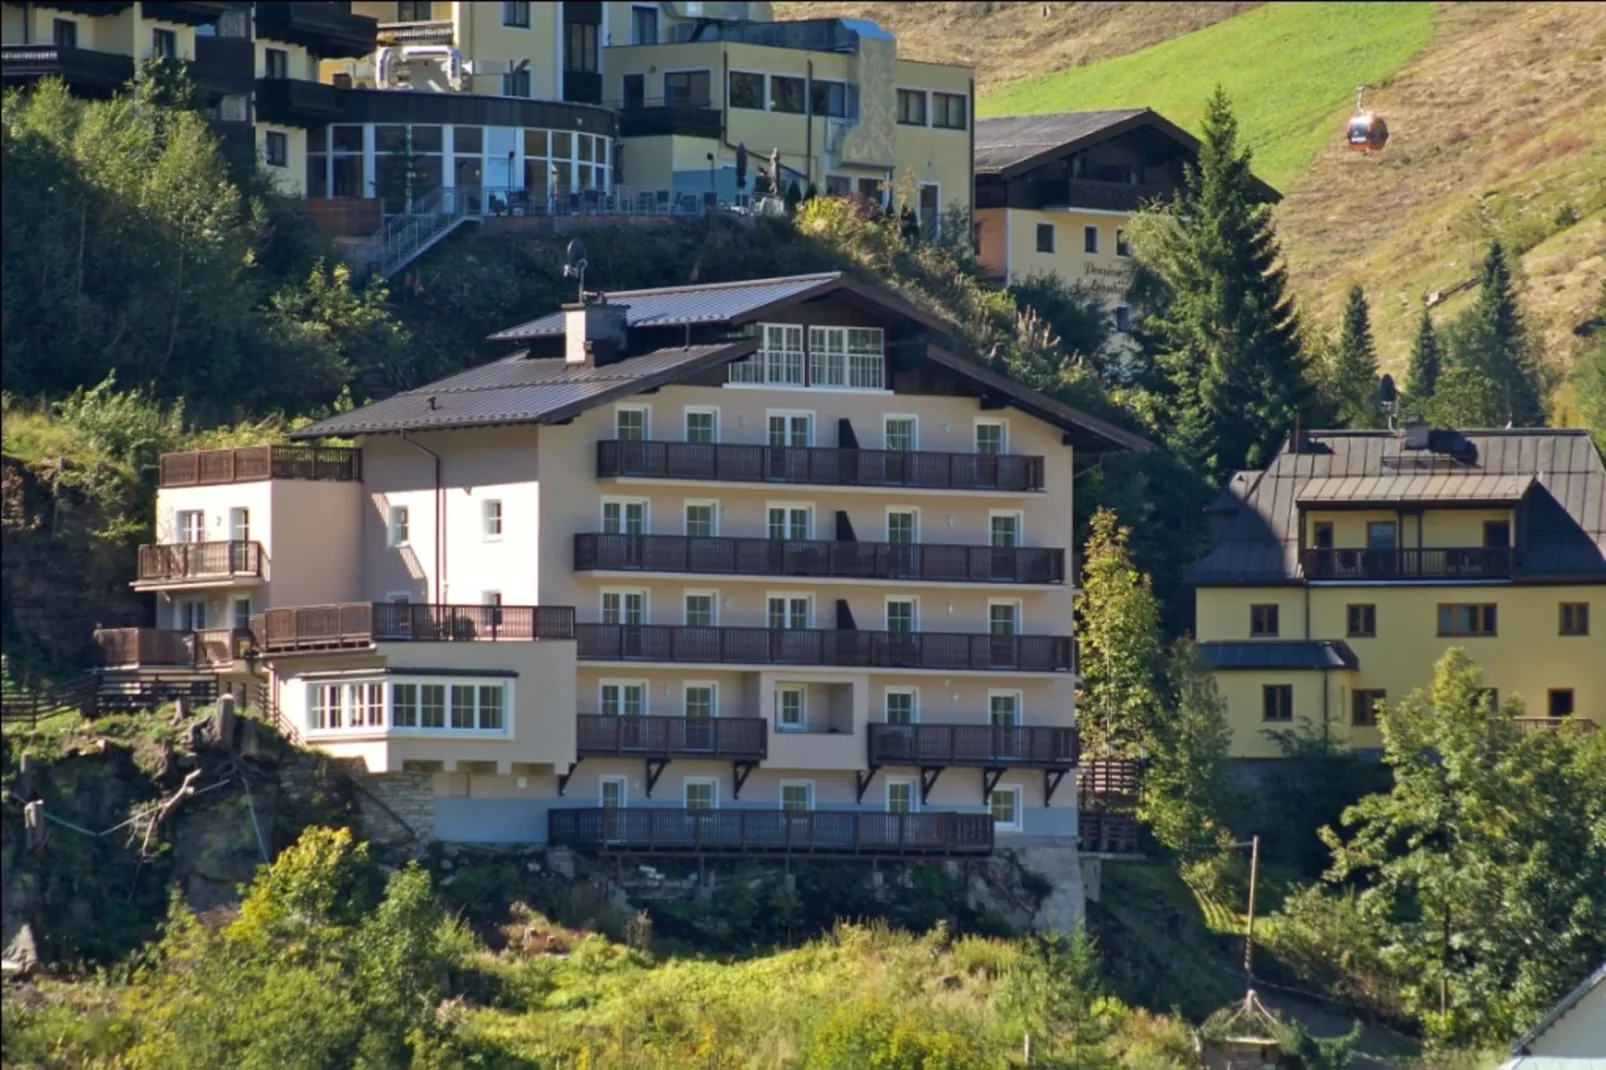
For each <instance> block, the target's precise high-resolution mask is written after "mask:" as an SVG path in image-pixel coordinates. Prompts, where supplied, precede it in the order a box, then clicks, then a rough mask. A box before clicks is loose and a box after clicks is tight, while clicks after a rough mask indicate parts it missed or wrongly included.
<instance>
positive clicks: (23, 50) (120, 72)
mask: <svg viewBox="0 0 1606 1070" xmlns="http://www.w3.org/2000/svg"><path fill="white" fill-rule="evenodd" d="M133 77H134V60H133V58H132V57H130V56H119V55H117V54H115V53H112V52H96V51H94V50H93V49H89V48H70V47H63V46H59V45H6V46H4V47H0V79H3V80H4V82H5V84H6V85H8V86H9V85H26V84H28V83H29V82H36V81H38V80H39V79H41V78H60V79H61V80H62V81H63V82H65V83H66V84H67V87H68V88H69V89H71V90H72V91H73V92H74V93H75V94H77V95H79V96H87V97H109V96H112V95H113V94H115V93H116V92H118V90H120V89H122V88H123V86H124V85H126V84H128V81H129V80H130V79H131V78H133Z"/></svg>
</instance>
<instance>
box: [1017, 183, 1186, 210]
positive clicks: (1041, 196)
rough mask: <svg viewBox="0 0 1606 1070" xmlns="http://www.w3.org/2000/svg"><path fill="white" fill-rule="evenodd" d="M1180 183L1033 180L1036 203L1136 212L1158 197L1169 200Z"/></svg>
mask: <svg viewBox="0 0 1606 1070" xmlns="http://www.w3.org/2000/svg"><path fill="white" fill-rule="evenodd" d="M1175 194H1176V187H1174V186H1162V185H1157V184H1153V183H1141V182H1102V181H1099V180H1097V179H1091V178H1063V179H1055V180H1050V181H1040V182H1033V183H1032V184H1031V200H1030V204H1031V206H1032V207H1035V208H1039V209H1050V210H1051V209H1055V208H1060V209H1063V208H1097V209H1100V210H1101V211H1108V212H1135V211H1137V210H1138V209H1139V208H1141V207H1143V206H1144V205H1145V204H1148V203H1151V202H1154V201H1168V200H1170V199H1171V198H1172V197H1173V196H1175Z"/></svg>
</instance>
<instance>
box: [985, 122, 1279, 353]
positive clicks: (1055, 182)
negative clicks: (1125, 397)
mask: <svg viewBox="0 0 1606 1070" xmlns="http://www.w3.org/2000/svg"><path fill="white" fill-rule="evenodd" d="M1198 156H1199V142H1198V139H1196V138H1195V137H1193V135H1191V134H1189V133H1188V132H1187V131H1185V130H1183V129H1182V128H1181V127H1178V126H1177V125H1175V124H1174V123H1171V122H1169V121H1168V120H1166V119H1165V118H1164V117H1163V116H1161V115H1159V114H1157V113H1156V112H1154V111H1151V110H1150V109H1148V108H1137V109H1124V110H1118V111H1079V112H1077V111H1073V112H1061V113H1058V114H1054V115H1017V116H1010V117H1008V118H993V119H981V120H978V121H977V123H976V152H975V170H976V252H977V256H978V258H979V259H980V261H981V263H982V264H983V266H985V267H986V268H987V269H988V270H989V271H990V272H991V273H992V274H994V275H995V276H996V277H998V278H999V279H1000V280H1002V281H1003V282H1004V284H1005V285H1009V284H1011V283H1017V282H1020V281H1022V280H1023V279H1025V278H1027V277H1028V276H1031V275H1057V276H1058V277H1059V278H1061V279H1063V280H1064V281H1065V282H1067V283H1073V284H1075V285H1078V286H1081V287H1082V288H1084V289H1085V290H1087V291H1088V292H1089V294H1090V296H1091V297H1093V298H1094V299H1096V300H1098V301H1099V303H1100V304H1102V305H1103V306H1104V308H1105V309H1106V310H1107V311H1108V312H1109V313H1110V316H1111V321H1112V326H1113V327H1114V328H1115V330H1116V331H1117V332H1118V333H1125V332H1126V331H1128V330H1129V329H1130V319H1131V313H1130V310H1129V309H1128V307H1127V305H1126V300H1125V299H1126V291H1127V286H1128V285H1129V283H1130V282H1131V270H1132V259H1131V257H1132V249H1131V243H1130V241H1129V239H1128V234H1127V229H1126V224H1127V221H1128V220H1129V219H1130V218H1131V216H1132V213H1134V212H1136V211H1137V210H1138V209H1139V207H1140V206H1142V205H1144V204H1146V203H1150V202H1165V201H1169V200H1170V199H1171V198H1173V197H1175V196H1176V194H1177V192H1178V190H1180V189H1181V188H1182V183H1183V176H1184V170H1183V169H1184V167H1185V165H1187V164H1189V163H1193V162H1197V160H1198ZM1256 187H1257V189H1258V191H1259V194H1260V196H1261V197H1262V198H1263V200H1265V201H1267V202H1275V201H1277V200H1279V199H1280V194H1278V192H1277V191H1276V190H1274V189H1272V188H1271V187H1270V186H1267V185H1266V184H1265V183H1262V182H1259V181H1258V180H1257V181H1256Z"/></svg>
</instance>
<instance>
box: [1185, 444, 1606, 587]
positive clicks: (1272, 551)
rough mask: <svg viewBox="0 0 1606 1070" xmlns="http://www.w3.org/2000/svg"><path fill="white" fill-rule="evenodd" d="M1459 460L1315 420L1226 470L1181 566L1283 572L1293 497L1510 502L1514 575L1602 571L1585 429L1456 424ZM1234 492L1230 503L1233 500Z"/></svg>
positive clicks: (1292, 575)
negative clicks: (1207, 529) (1516, 516)
mask: <svg viewBox="0 0 1606 1070" xmlns="http://www.w3.org/2000/svg"><path fill="white" fill-rule="evenodd" d="M1462 437H1463V438H1464V439H1465V440H1466V441H1467V442H1468V443H1469V444H1470V445H1471V446H1472V447H1474V448H1475V450H1476V457H1475V458H1473V459H1471V460H1470V461H1457V460H1454V459H1452V458H1450V457H1448V456H1445V455H1443V454H1429V453H1428V452H1427V451H1412V450H1403V451H1402V449H1401V440H1400V438H1399V437H1398V436H1397V435H1395V434H1394V433H1392V432H1388V431H1315V432H1308V433H1306V434H1305V435H1304V436H1303V439H1302V441H1301V443H1300V448H1299V452H1298V453H1294V452H1291V450H1290V448H1289V445H1288V444H1285V445H1284V447H1283V449H1282V451H1281V452H1280V453H1278V454H1277V456H1276V458H1274V459H1273V461H1272V463H1271V464H1270V465H1269V466H1268V467H1267V468H1266V470H1265V471H1264V472H1261V473H1243V472H1240V473H1237V474H1236V475H1234V477H1233V478H1232V480H1230V481H1229V482H1228V485H1227V487H1225V488H1224V489H1223V491H1222V493H1221V494H1219V495H1217V497H1216V499H1215V501H1213V502H1212V503H1211V505H1210V509H1211V510H1212V511H1214V512H1216V513H1217V514H1218V516H1220V515H1222V514H1226V515H1228V516H1230V520H1227V521H1226V523H1225V524H1224V530H1223V531H1222V533H1221V534H1220V535H1219V536H1218V538H1217V540H1216V542H1215V545H1214V546H1212V547H1211V549H1210V552H1209V553H1207V554H1206V555H1205V556H1204V558H1203V559H1202V560H1201V561H1200V562H1199V563H1198V564H1197V565H1195V566H1194V568H1193V570H1192V571H1191V572H1190V573H1189V574H1188V579H1189V581H1190V582H1193V583H1197V584H1202V585H1206V586H1209V585H1225V584H1256V583H1267V584H1277V583H1290V582H1299V581H1300V580H1301V579H1302V576H1301V572H1300V567H1299V506H1300V503H1301V502H1302V501H1303V502H1306V503H1308V504H1315V505H1320V506H1321V507H1324V508H1329V509H1331V508H1335V507H1341V506H1351V507H1358V506H1361V505H1366V504H1372V503H1375V504H1377V505H1380V506H1383V507H1385V508H1387V507H1388V506H1391V505H1395V504H1407V503H1409V504H1414V505H1425V506H1429V507H1431V506H1432V505H1433V503H1434V502H1444V503H1450V502H1454V503H1456V504H1462V505H1465V504H1470V503H1472V502H1478V501H1488V502H1490V503H1504V502H1513V501H1519V500H1520V502H1521V508H1522V509H1523V510H1524V515H1523V517H1522V521H1521V523H1519V526H1518V531H1517V540H1518V542H1517V551H1518V559H1517V562H1516V567H1515V569H1514V572H1513V575H1514V576H1515V578H1517V579H1519V580H1520V579H1529V580H1537V579H1558V580H1567V579H1578V580H1587V581H1606V466H1603V465H1602V464H1601V459H1600V455H1599V454H1598V453H1597V452H1596V451H1595V447H1594V444H1593V443H1592V442H1591V441H1590V438H1589V435H1588V434H1587V433H1586V432H1584V431H1573V430H1499V431H1465V432H1462ZM1235 501H1237V502H1239V503H1241V504H1236V505H1235V504H1234V502H1235Z"/></svg>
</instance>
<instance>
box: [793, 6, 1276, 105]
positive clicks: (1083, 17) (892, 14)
mask: <svg viewBox="0 0 1606 1070" xmlns="http://www.w3.org/2000/svg"><path fill="white" fill-rule="evenodd" d="M1259 6H1260V4H1259V3H1258V2H1250V3H1246V2H1242V0H1239V2H1233V3H1206V4H1152V3H1122V2H1114V3H1092V4H1087V3H1081V4H1066V3H1047V4H1045V3H1041V2H1021V0H1005V2H1002V3H950V2H947V0H933V2H922V3H918V4H911V3H870V4H864V3H815V2H807V3H778V4H776V5H775V17H776V18H778V19H815V18H856V19H870V20H872V21H874V22H876V23H877V24H879V25H881V26H883V27H885V28H886V29H888V30H890V31H892V32H893V33H895V34H897V36H898V54H899V55H901V56H903V57H905V58H906V59H918V60H927V61H930V62H934V63H965V64H969V65H970V66H973V67H975V68H976V88H977V89H978V90H979V91H981V92H987V91H989V90H992V89H995V88H997V87H998V86H1000V85H1003V84H1005V83H1007V82H1015V81H1019V80H1021V79H1023V78H1034V77H1036V76H1038V75H1043V74H1050V73H1052V72H1054V71H1058V70H1063V69H1064V68H1066V67H1081V66H1085V65H1086V64H1089V63H1097V62H1098V61H1099V60H1105V59H1110V58H1111V57H1113V56H1124V55H1126V54H1127V53H1128V52H1136V51H1137V50H1139V49H1142V48H1147V47H1149V46H1150V45H1152V44H1157V43H1159V42H1161V41H1167V40H1170V39H1171V38H1173V37H1180V36H1181V35H1183V34H1185V33H1192V32H1193V31H1194V30H1197V29H1201V28H1203V27H1205V26H1209V25H1211V24H1212V23H1216V22H1220V21H1221V20H1222V19H1227V18H1231V17H1232V16H1234V15H1237V14H1240V13H1241V12H1244V11H1248V10H1250V9H1251V8H1255V7H1259Z"/></svg>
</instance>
